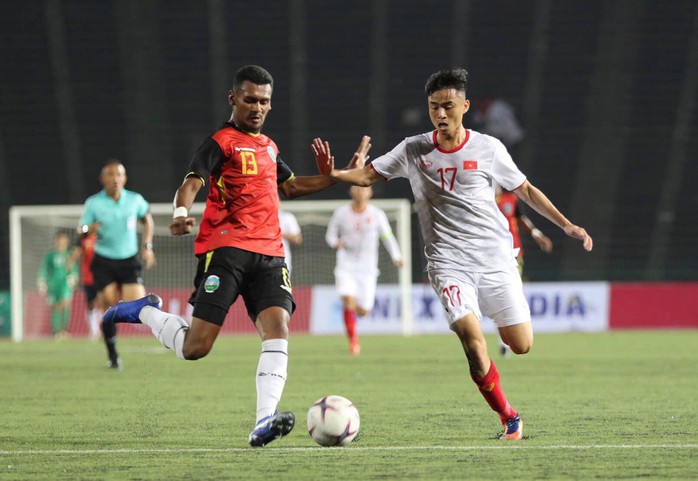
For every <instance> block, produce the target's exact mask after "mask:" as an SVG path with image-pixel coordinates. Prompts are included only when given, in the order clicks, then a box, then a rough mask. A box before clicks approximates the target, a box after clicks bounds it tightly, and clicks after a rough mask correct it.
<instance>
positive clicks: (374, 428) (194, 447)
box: [0, 331, 698, 480]
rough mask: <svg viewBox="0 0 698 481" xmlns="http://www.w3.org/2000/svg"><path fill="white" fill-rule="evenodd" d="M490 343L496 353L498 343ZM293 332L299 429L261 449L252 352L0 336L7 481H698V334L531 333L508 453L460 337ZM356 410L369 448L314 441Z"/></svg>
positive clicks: (511, 371) (228, 343) (513, 398)
mask: <svg viewBox="0 0 698 481" xmlns="http://www.w3.org/2000/svg"><path fill="white" fill-rule="evenodd" d="M489 340H490V344H491V346H492V347H493V346H494V345H495V342H494V339H493V338H490V339H489ZM362 344H363V346H362V347H363V353H362V354H361V356H360V357H358V358H352V357H349V356H348V355H347V354H346V345H345V340H344V339H343V338H340V337H308V336H294V337H293V338H292V342H291V359H290V366H289V380H288V383H287V384H286V391H285V394H284V399H283V400H282V404H281V406H280V408H281V409H284V410H292V411H294V412H295V413H296V415H297V418H298V423H297V426H296V429H295V430H294V431H293V432H292V433H291V434H290V435H289V436H287V437H286V438H284V439H282V440H279V441H276V442H275V443H273V444H271V445H270V446H268V447H266V448H263V449H253V448H250V447H248V446H247V443H246V440H247V435H248V433H249V431H250V429H251V428H252V424H253V422H254V419H253V417H254V409H255V385H254V373H255V369H256V365H257V359H258V353H259V348H260V347H259V340H258V339H257V338H254V337H239V338H233V337H225V338H220V339H219V340H218V342H217V344H216V346H215V347H214V350H213V352H212V353H211V354H210V355H209V356H208V357H207V358H205V359H202V360H200V361H196V362H184V361H180V360H178V359H176V358H175V356H174V355H173V354H172V353H171V352H169V351H165V350H164V349H162V348H160V347H159V344H158V343H157V341H156V340H154V339H152V338H143V339H133V338H131V339H128V338H123V339H120V348H121V356H122V358H123V361H124V365H125V369H124V370H123V371H122V372H115V371H113V370H109V369H106V368H105V367H104V365H105V364H106V359H105V353H104V348H103V347H102V345H101V343H91V342H89V341H84V340H70V341H63V342H59V341H43V342H25V343H21V344H13V343H10V342H9V341H3V342H0V419H1V420H2V423H1V428H0V479H2V480H5V479H8V480H10V479H12V480H15V479H18V480H19V479H21V480H42V479H46V480H62V479H66V480H103V479H110V480H111V479H114V480H122V479H131V480H146V479H163V480H180V479H181V480H184V479H186V480H223V479H241V480H254V479H265V480H270V479H279V480H314V479H318V480H319V479H323V480H333V479H346V480H364V479H367V480H373V479H377V480H391V479H406V480H418V479H423V480H451V479H453V480H455V479H640V478H642V479H697V478H698V417H697V416H696V409H697V408H698V401H697V399H698V375H697V374H696V372H697V371H696V369H697V367H698V331H683V332H659V331H658V332H614V333H608V334H560V335H538V336H537V338H536V345H535V347H534V349H533V351H532V352H531V353H530V354H528V355H526V356H519V357H514V358H510V359H505V360H499V359H497V357H495V355H494V350H493V358H494V359H495V361H496V362H497V365H498V368H499V371H500V373H501V375H502V380H503V386H504V389H505V392H506V393H507V395H508V397H509V400H510V402H511V403H512V405H513V406H514V407H515V408H516V409H517V410H519V411H520V413H521V415H522V418H523V420H524V427H525V429H524V434H525V436H526V437H525V439H524V440H522V441H518V442H508V443H507V442H503V441H499V440H497V439H496V438H495V436H496V435H497V434H498V432H499V431H500V427H501V426H500V425H499V422H498V418H497V416H496V415H495V414H494V413H493V412H492V411H490V409H489V407H488V406H487V405H486V403H485V401H484V400H483V399H482V397H481V396H480V394H479V393H478V391H477V389H476V388H475V386H474V384H473V383H472V382H471V380H470V377H469V375H468V372H467V367H466V362H465V357H464V356H463V354H462V352H461V350H460V346H459V344H458V342H457V340H456V338H455V336H421V337H412V338H402V337H364V338H363V343H362ZM325 394H340V395H343V396H345V397H348V398H349V399H351V400H352V401H353V402H354V403H355V404H356V405H357V407H358V408H359V411H360V413H361V432H360V434H359V437H357V439H356V440H355V441H354V442H353V443H352V444H351V445H350V446H348V447H345V448H321V447H319V446H316V445H315V444H314V443H313V442H312V440H311V439H310V437H309V436H308V435H307V433H306V430H305V415H306V411H307V409H308V407H309V406H310V405H311V404H312V403H313V402H314V401H315V400H316V399H318V398H320V397H321V396H322V395H325Z"/></svg>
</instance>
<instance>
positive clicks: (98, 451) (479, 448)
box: [0, 444, 698, 456]
mask: <svg viewBox="0 0 698 481" xmlns="http://www.w3.org/2000/svg"><path fill="white" fill-rule="evenodd" d="M338 449H346V450H348V451H431V450H434V451H489V450H499V449H525V450H531V451H538V450H547V449H568V450H576V449H578V450H588V449H698V444H589V445H570V444H558V445H552V446H526V445H524V444H516V445H513V444H509V445H506V446H504V445H502V446H352V447H347V448H321V447H295V448H273V447H272V448H266V450H271V451H274V452H306V451H314V452H332V451H336V450H338ZM255 451H257V450H256V449H253V448H181V449H177V448H173V449H167V448H164V449H55V450H49V449H37V450H17V451H11V450H2V451H0V455H4V456H11V455H32V454H151V453H174V454H186V453H241V452H255Z"/></svg>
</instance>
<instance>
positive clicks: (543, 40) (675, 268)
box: [0, 0, 698, 289]
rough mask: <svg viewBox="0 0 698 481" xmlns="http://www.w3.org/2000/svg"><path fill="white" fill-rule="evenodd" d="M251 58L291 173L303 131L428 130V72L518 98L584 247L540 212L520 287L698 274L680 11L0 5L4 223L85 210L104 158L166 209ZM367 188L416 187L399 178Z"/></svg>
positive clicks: (475, 91) (457, 2) (400, 193)
mask: <svg viewBox="0 0 698 481" xmlns="http://www.w3.org/2000/svg"><path fill="white" fill-rule="evenodd" d="M247 63H256V64H259V65H262V66H264V67H265V68H267V69H268V70H269V71H270V72H271V73H272V75H273V76H274V79H275V90H274V98H273V111H272V112H271V114H270V116H269V117H268V121H267V124H266V127H265V133H266V134H268V135H269V136H271V137H272V138H273V139H275V141H276V142H277V144H278V145H279V147H280V149H281V152H282V156H283V158H284V159H285V160H286V161H287V162H288V163H289V164H290V165H291V166H292V167H293V168H294V170H295V171H296V173H297V174H300V175H309V174H313V173H314V172H315V167H314V163H313V160H312V156H311V154H310V150H309V145H310V142H311V139H312V138H313V137H315V136H322V137H325V138H327V139H328V140H330V141H331V142H332V145H333V149H334V152H335V154H336V155H337V156H338V158H339V159H342V160H341V161H340V162H344V159H348V158H349V156H350V154H351V153H352V152H353V149H354V147H355V146H356V144H357V142H358V141H359V139H360V136H361V135H362V134H365V133H367V134H370V135H372V137H373V145H374V147H373V151H372V154H373V156H376V155H378V154H380V153H383V152H385V151H386V150H387V149H389V148H391V147H392V146H394V145H395V144H397V143H398V142H399V141H400V140H401V139H402V138H404V137H405V136H407V135H411V134H415V133H419V132H422V131H426V130H429V129H430V128H431V124H430V122H429V120H428V117H427V115H426V101H425V97H424V94H423V85H424V81H425V79H426V77H427V76H428V75H429V74H430V73H432V72H433V71H435V70H437V69H440V68H443V67H446V66H450V65H457V66H463V67H465V68H467V69H468V70H469V72H470V75H471V86H470V90H469V96H471V97H486V96H497V97H501V98H504V99H506V100H508V101H509V102H510V103H512V104H513V105H514V106H515V107H516V109H517V113H518V116H519V119H520V120H521V122H522V124H523V126H524V128H525V129H526V130H527V133H528V136H527V138H526V140H525V141H524V144H523V145H522V146H521V147H520V155H519V156H518V157H517V158H516V159H515V160H516V161H517V163H518V164H519V165H520V166H521V167H522V169H523V170H524V172H525V173H526V174H527V175H528V176H529V179H530V180H531V181H532V182H533V183H534V184H536V185H537V186H539V187H540V188H541V189H542V190H543V191H544V192H546V193H547V194H548V195H549V197H551V199H552V200H553V201H554V202H555V203H556V204H557V205H558V206H559V207H560V208H561V210H562V211H563V212H564V213H566V214H567V215H568V216H569V217H570V218H571V219H572V220H573V221H574V222H576V223H578V224H580V225H583V226H585V227H586V228H587V229H588V231H589V232H590V233H591V234H592V235H593V237H594V241H595V246H594V252H593V253H592V254H591V255H584V252H583V250H582V249H581V247H580V246H579V245H577V243H576V242H573V241H565V240H564V239H563V236H562V233H561V232H559V230H557V229H555V228H553V226H552V225H550V224H548V223H547V221H544V220H542V219H540V218H539V217H538V216H537V215H532V217H533V219H534V220H535V221H536V223H537V224H538V225H539V226H540V227H541V228H543V230H544V231H545V232H546V233H547V234H549V235H550V237H551V238H552V239H553V241H554V242H555V244H556V245H555V251H554V253H553V255H550V256H548V255H545V254H542V253H540V252H539V251H538V250H537V249H536V248H535V247H534V246H532V245H530V244H527V245H526V247H527V254H526V269H527V275H528V277H529V278H530V279H531V280H567V279H575V280H586V279H589V280H599V279H605V280H669V279H671V280H689V279H692V280H695V279H696V278H698V255H696V254H695V251H694V249H695V247H694V246H695V243H696V239H697V238H698V219H697V218H698V215H697V213H698V193H697V192H696V190H695V184H696V182H697V181H698V161H697V159H696V152H697V151H698V113H697V112H696V110H697V109H696V107H697V103H698V100H697V91H698V2H696V1H694V0H672V1H667V2H657V1H652V0H604V1H602V0H585V1H567V0H565V1H553V0H539V1H519V0H511V1H503V0H496V1H492V0H487V1H486V0H453V1H439V2H424V1H417V0H372V1H368V0H361V1H351V2H327V1H321V0H306V1H303V0H290V1H281V0H275V1H263V2H239V1H225V0H208V1H203V0H202V1H184V0H168V1H164V0H146V1H144V0H126V1H114V0H112V1H107V0H104V1H93V0H83V1H69V0H65V1H59V0H47V1H38V0H29V1H27V0H25V1H16V0H7V1H4V2H3V6H2V14H1V15H0V203H1V204H2V206H1V208H0V215H1V216H2V218H1V219H0V222H2V223H3V225H5V226H7V225H8V220H7V211H8V209H9V207H10V206H11V205H34V204H80V203H82V202H83V201H84V199H85V198H86V197H87V196H88V195H90V194H92V193H94V192H96V191H97V190H99V184H98V182H97V175H98V172H99V169H100V167H101V165H102V164H103V163H104V161H105V160H107V159H109V158H118V159H121V160H122V161H123V162H124V163H125V165H126V167H127V169H128V173H129V184H128V188H131V189H133V190H136V191H139V192H141V193H143V194H144V195H145V196H146V197H147V198H148V200H149V201H151V202H170V201H171V200H172V196H173V193H174V191H175V189H176V188H177V186H178V185H179V183H180V181H181V176H182V174H183V173H184V171H185V168H186V165H187V163H188V161H189V158H190V157H191V155H192V153H193V151H194V149H195V148H196V146H197V145H198V143H199V142H200V141H201V140H202V139H203V138H204V137H205V136H206V135H207V134H208V133H209V132H210V131H211V130H212V129H215V128H216V127H217V125H219V123H221V122H223V121H225V120H227V118H228V115H229V108H228V105H227V103H226V93H227V90H228V88H229V86H230V83H231V78H232V73H233V72H234V70H235V69H236V68H237V67H239V66H241V65H244V64H247ZM376 191H377V192H376V196H377V197H384V198H387V197H405V196H408V197H409V195H410V194H409V187H408V185H407V183H406V182H399V181H395V182H391V183H383V184H381V185H380V186H378V187H377V189H376ZM315 198H317V199H322V198H346V188H344V187H335V188H332V189H330V190H328V191H326V192H324V193H322V194H320V195H316V196H315ZM199 200H203V196H201V197H200V198H199ZM0 244H1V245H0V252H1V254H2V255H1V258H0V260H1V262H0V265H1V266H2V268H1V270H0V288H2V289H6V288H7V287H8V284H9V267H8V238H7V235H5V236H1V237H0ZM415 255H418V253H417V254H415ZM416 265H419V264H418V263H416ZM416 278H417V279H418V278H419V277H416Z"/></svg>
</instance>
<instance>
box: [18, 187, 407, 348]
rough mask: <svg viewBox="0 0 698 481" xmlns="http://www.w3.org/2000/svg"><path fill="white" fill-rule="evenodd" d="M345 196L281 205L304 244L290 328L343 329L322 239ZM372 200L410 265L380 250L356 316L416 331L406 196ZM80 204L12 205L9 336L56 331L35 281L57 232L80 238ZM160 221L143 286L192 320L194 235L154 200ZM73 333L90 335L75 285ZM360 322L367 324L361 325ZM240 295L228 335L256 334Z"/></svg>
mask: <svg viewBox="0 0 698 481" xmlns="http://www.w3.org/2000/svg"><path fill="white" fill-rule="evenodd" d="M347 203H348V200H319V201H312V200H309V201H308V200H294V201H285V202H282V210H285V211H287V212H291V213H293V214H294V215H295V217H296V219H297V220H298V223H299V226H300V229H301V233H302V235H303V242H302V244H300V245H298V246H292V247H291V252H292V265H293V269H292V276H291V280H292V283H293V294H294V298H295V300H296V304H297V308H296V312H295V313H294V315H293V318H292V321H291V326H290V329H291V331H293V332H311V333H317V334H324V333H334V332H340V328H342V324H341V322H342V318H341V300H340V299H339V296H338V295H337V294H336V292H335V290H334V275H333V271H334V265H335V251H334V250H333V249H331V248H330V247H329V246H327V244H326V243H325V232H326V229H327V224H328V223H329V220H330V217H331V216H332V212H333V211H334V210H335V209H336V208H338V207H340V206H342V205H346V204H347ZM372 204H374V205H376V206H377V207H379V208H381V209H383V210H384V211H385V212H386V214H387V216H388V219H389V221H390V224H391V226H392V228H393V232H394V233H395V236H396V238H397V241H398V244H399V245H400V250H401V252H402V253H403V259H404V261H405V265H404V266H403V267H402V268H401V269H398V268H397V267H395V266H394V265H393V264H392V261H391V259H390V256H389V255H388V253H387V251H386V250H385V248H383V247H382V246H381V247H380V254H379V269H380V272H381V274H380V276H379V278H378V289H377V294H376V303H375V307H374V310H373V311H372V312H371V313H370V314H369V315H367V316H366V317H365V318H361V319H359V329H360V332H363V333H371V332H376V333H384V332H395V331H397V332H402V333H406V334H409V333H411V332H412V307H411V296H410V289H411V285H412V275H411V219H410V217H411V216H410V205H409V202H408V201H406V200H404V199H398V200H392V199H374V200H372ZM203 207H204V205H203V203H196V204H195V205H194V206H193V207H192V209H191V215H193V216H194V217H196V218H197V220H198V219H200V218H201V213H202V212H203ZM82 210H83V206H82V205H51V206H14V207H12V208H11V209H10V291H11V304H12V339H13V340H15V341H21V340H22V339H36V338H43V337H48V336H50V335H51V321H50V319H51V312H50V307H49V305H48V304H47V299H46V296H45V295H43V294H41V292H40V291H39V289H38V284H37V278H38V273H39V269H40V265H41V262H42V259H43V257H44V255H45V253H46V252H47V251H48V250H50V249H51V248H52V247H53V238H54V236H55V234H56V233H57V232H65V233H67V234H69V236H70V237H71V239H73V241H75V240H76V238H77V237H76V234H75V232H76V227H77V225H78V221H79V219H80V215H81V213H82ZM151 213H152V214H153V218H154V221H155V236H154V239H153V246H154V252H155V256H156V259H157V264H156V265H155V267H153V268H152V269H149V270H146V269H143V271H142V277H143V281H144V284H145V288H146V291H148V292H155V293H157V294H158V295H160V296H161V297H162V298H163V303H164V306H163V309H164V310H166V311H167V312H172V313H176V314H179V315H181V316H182V317H184V318H185V319H187V320H189V319H190V318H191V306H190V305H189V304H188V303H187V300H188V299H189V296H190V294H191V292H192V289H193V284H192V283H193V279H194V273H195V271H196V263H197V260H196V258H195V257H194V255H193V252H194V238H195V234H196V229H195V231H194V232H193V235H190V236H183V237H173V236H171V235H170V233H169V223H170V221H171V219H172V205H171V204H151ZM71 306H72V307H71V317H70V321H69V328H68V332H69V334H70V335H71V336H75V337H81V336H87V335H88V332H89V330H88V324H87V303H86V299H85V295H84V292H83V289H82V287H81V286H80V285H78V286H76V288H75V291H74V294H73V299H72V304H71ZM362 323H363V324H365V326H362ZM255 332H256V330H255V328H254V325H253V324H252V322H251V321H250V319H249V317H248V315H247V312H246V310H245V307H244V303H243V302H242V300H241V299H239V300H238V301H237V302H236V303H235V304H234V305H233V307H232V308H231V310H230V313H229V314H228V317H227V318H226V321H225V324H224V326H223V333H236V334H245V333H249V334H252V333H255ZM119 335H120V336H121V335H150V330H149V329H147V328H145V327H143V326H139V325H135V326H134V325H120V326H119Z"/></svg>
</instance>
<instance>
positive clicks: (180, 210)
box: [172, 206, 189, 219]
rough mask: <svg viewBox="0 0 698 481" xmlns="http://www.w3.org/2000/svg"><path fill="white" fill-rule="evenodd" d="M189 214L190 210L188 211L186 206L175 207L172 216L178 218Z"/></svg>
mask: <svg viewBox="0 0 698 481" xmlns="http://www.w3.org/2000/svg"><path fill="white" fill-rule="evenodd" d="M188 214H189V212H187V208H186V207H183V206H180V207H175V210H174V213H173V214H172V218H173V219H176V218H177V217H186V216H187V215H188Z"/></svg>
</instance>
